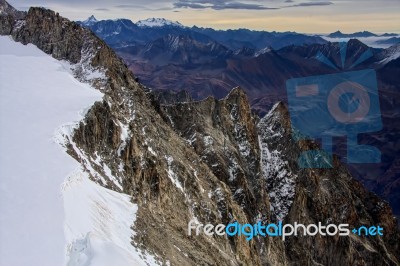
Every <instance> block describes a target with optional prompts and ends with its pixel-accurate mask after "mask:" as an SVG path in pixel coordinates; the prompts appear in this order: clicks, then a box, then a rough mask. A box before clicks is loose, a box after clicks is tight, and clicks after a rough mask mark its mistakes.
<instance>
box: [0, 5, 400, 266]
mask: <svg viewBox="0 0 400 266" xmlns="http://www.w3.org/2000/svg"><path fill="white" fill-rule="evenodd" d="M0 22H1V24H0V29H2V31H1V34H3V35H11V36H12V37H13V38H14V40H16V41H19V42H22V43H25V44H26V43H33V44H35V45H36V46H38V47H39V48H40V49H42V50H43V51H45V52H46V53H49V54H51V55H52V56H53V57H54V58H56V59H59V60H66V61H69V62H71V63H72V64H73V69H72V71H73V72H74V73H75V75H76V77H77V78H78V79H80V80H83V81H86V82H90V83H92V84H93V85H94V86H95V87H97V88H98V89H99V90H101V91H102V92H103V93H104V98H103V101H102V102H97V103H95V104H94V105H93V106H92V107H91V108H90V110H89V111H88V112H87V114H86V116H85V119H84V120H83V121H81V122H80V123H79V125H77V126H76V129H75V130H74V132H73V134H71V135H65V146H66V147H67V148H68V151H69V153H70V154H71V156H73V157H74V158H75V159H76V160H78V161H79V162H81V164H82V166H83V167H84V168H85V169H86V170H87V171H88V172H89V174H90V175H91V178H92V179H93V180H95V181H96V182H98V183H99V184H101V185H103V186H104V187H107V188H109V189H112V190H115V191H118V192H121V193H126V194H128V195H131V196H133V200H134V201H135V202H136V203H137V204H138V206H139V211H138V214H137V216H138V217H137V220H136V223H135V225H134V226H135V227H136V231H137V232H138V234H137V235H136V236H135V238H136V239H135V243H140V244H139V245H138V248H141V249H143V250H147V251H149V252H151V253H153V254H155V255H156V256H157V258H158V260H159V263H160V264H166V263H167V261H168V262H169V263H170V264H171V265H321V264H322V265H337V264H342V265H397V264H398V263H399V259H400V258H399V255H398V254H400V252H399V246H398V245H399V244H398V243H399V231H398V229H397V227H396V220H395V219H394V218H393V216H392V213H391V209H390V207H389V206H388V204H387V203H386V202H384V201H382V200H380V199H379V198H378V197H377V196H375V195H374V194H372V193H370V192H368V191H366V190H365V189H364V188H363V187H362V186H361V185H360V183H358V182H357V181H355V180H354V179H352V177H351V175H350V174H349V173H348V171H347V169H346V168H345V167H344V166H343V165H341V164H340V163H339V162H338V161H335V167H334V168H333V169H331V170H317V169H299V168H298V167H297V164H296V158H297V157H298V155H299V153H300V151H302V150H305V149H310V148H315V147H316V144H313V143H311V144H310V143H294V142H293V141H292V138H291V130H290V122H289V121H290V120H289V117H288V113H287V109H286V107H285V106H284V105H283V104H277V105H275V106H274V108H273V109H272V110H271V111H270V112H269V113H268V114H267V115H266V116H265V117H264V118H262V119H261V120H260V121H258V120H259V119H258V118H257V117H256V116H254V115H253V114H252V112H251V110H250V106H249V103H248V100H247V97H246V95H245V94H244V92H243V91H242V90H241V89H239V88H236V89H234V90H233V91H231V92H230V94H229V95H228V96H226V97H225V98H224V99H221V100H216V99H214V98H212V97H209V98H207V99H205V100H203V101H198V102H193V101H188V102H186V103H173V104H165V103H164V104H162V103H160V102H159V101H158V100H157V97H154V96H153V94H152V92H149V91H148V90H147V89H146V88H145V87H144V86H142V85H141V84H140V83H138V82H137V79H136V78H135V77H134V76H133V75H132V74H131V73H130V71H129V70H128V68H127V67H126V65H124V63H123V62H122V61H121V60H120V59H119V58H118V57H117V56H116V55H115V54H114V53H113V52H112V50H111V49H110V48H109V47H108V46H107V45H106V44H105V43H104V42H103V41H101V40H99V39H98V38H97V37H96V36H95V35H94V34H93V33H91V32H90V31H89V30H86V29H83V28H81V27H80V26H79V25H77V24H76V23H74V22H70V21H68V20H67V19H65V18H62V17H61V16H59V15H58V14H57V13H55V12H53V11H50V10H46V9H43V8H31V9H30V10H29V12H28V13H27V14H26V16H25V18H24V19H19V18H17V17H16V16H15V15H13V14H11V13H10V14H9V13H3V12H2V13H1V15H0ZM8 22H10V23H9V24H7V23H8ZM4 29H7V30H4ZM91 73H97V75H92V74H91ZM259 213H262V214H264V215H265V216H266V217H267V219H268V220H269V221H276V220H278V219H282V220H283V221H284V223H293V222H295V221H297V222H302V223H305V224H307V223H317V222H322V223H343V222H346V223H349V224H351V225H352V226H359V225H361V224H366V225H373V224H380V225H382V226H383V227H384V228H385V235H384V236H383V237H377V238H365V237H358V236H355V235H352V236H351V237H302V236H299V237H293V238H289V239H287V240H286V241H285V242H283V241H282V240H280V239H279V238H272V237H271V238H255V239H254V240H252V241H250V242H247V241H246V240H245V239H244V238H243V237H235V238H226V237H220V236H215V237H206V236H204V235H200V236H188V232H187V223H188V222H189V220H192V219H195V220H197V221H198V222H201V223H203V224H204V223H212V224H218V223H224V224H227V223H228V222H230V221H232V220H237V221H239V222H241V223H254V222H256V220H257V218H258V216H259ZM360 223H361V224H360Z"/></svg>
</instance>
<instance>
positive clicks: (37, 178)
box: [0, 36, 155, 266]
mask: <svg viewBox="0 0 400 266" xmlns="http://www.w3.org/2000/svg"><path fill="white" fill-rule="evenodd" d="M69 67H70V65H68V64H66V63H65V62H60V61H58V60H56V59H54V58H52V57H51V56H49V55H47V54H45V53H43V52H42V51H40V50H39V49H38V48H37V47H35V46H34V45H27V46H24V45H22V44H20V43H16V42H14V41H13V40H12V39H11V38H10V37H8V36H0V151H1V153H0V213H1V215H0V265H7V266H11V265H12V266H20V265H21V266H26V265H41V266H56V265H69V266H83V265H85V266H87V265H117V266H118V265H121V266H123V265H146V264H145V261H147V262H148V263H150V264H155V261H154V259H153V258H152V257H151V256H147V255H146V254H142V253H141V252H139V251H137V250H136V249H135V248H134V247H133V246H132V245H131V244H130V242H131V241H132V239H131V237H132V235H134V232H133V231H132V230H131V225H132V224H133V223H134V220H135V217H136V211H137V206H136V205H134V204H132V203H131V202H130V198H129V196H127V195H124V194H121V193H117V192H114V191H111V190H108V189H105V188H103V187H101V186H100V185H98V184H96V183H94V182H92V181H90V180H89V178H88V175H87V174H86V173H84V172H82V170H81V167H80V165H79V163H78V162H77V161H75V160H74V159H73V158H72V157H70V156H69V155H68V154H67V153H65V151H64V148H62V147H61V146H60V145H59V144H58V142H59V141H60V136H56V137H55V134H59V133H60V132H64V133H65V129H66V128H68V127H71V122H72V121H75V122H76V121H79V120H80V119H81V118H82V114H83V113H82V111H81V110H85V109H86V110H87V109H88V107H90V106H91V105H92V104H93V103H94V102H95V101H97V100H101V98H102V94H101V93H100V92H98V91H97V90H95V89H93V88H92V87H91V86H89V85H88V84H84V83H81V82H78V81H77V80H76V79H75V78H74V77H73V75H72V74H71V71H70V69H69ZM65 124H67V125H69V126H62V125H65ZM70 129H71V128H70Z"/></svg>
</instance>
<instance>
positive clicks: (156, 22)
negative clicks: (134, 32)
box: [136, 18, 183, 28]
mask: <svg viewBox="0 0 400 266" xmlns="http://www.w3.org/2000/svg"><path fill="white" fill-rule="evenodd" d="M136 25H138V26H139V27H163V26H175V27H182V28H183V25H182V24H181V23H179V22H178V21H171V20H167V19H164V18H148V19H144V20H139V21H138V22H136Z"/></svg>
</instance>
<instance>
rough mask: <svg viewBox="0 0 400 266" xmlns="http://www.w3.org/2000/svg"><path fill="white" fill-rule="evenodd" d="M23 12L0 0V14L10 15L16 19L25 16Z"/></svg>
mask: <svg viewBox="0 0 400 266" xmlns="http://www.w3.org/2000/svg"><path fill="white" fill-rule="evenodd" d="M25 14H26V13H25V12H23V11H18V10H17V9H15V8H14V7H13V6H12V5H10V4H9V3H8V2H7V1H5V0H0V15H6V16H7V15H10V16H13V17H15V18H17V19H22V18H23V17H24V16H25Z"/></svg>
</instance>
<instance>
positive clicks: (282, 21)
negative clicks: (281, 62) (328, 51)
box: [9, 0, 400, 33]
mask: <svg viewBox="0 0 400 266" xmlns="http://www.w3.org/2000/svg"><path fill="white" fill-rule="evenodd" d="M9 3H10V4H11V5H13V6H14V7H15V8H17V9H20V10H27V9H28V8H29V7H30V6H43V7H46V8H50V9H53V10H55V11H57V12H59V13H60V14H61V15H63V16H65V17H67V18H69V19H71V20H83V19H86V18H87V17H89V16H90V15H94V16H95V17H96V18H98V19H116V18H127V19H131V20H132V21H134V22H136V21H138V20H141V19H146V18H150V17H159V18H166V19H169V20H173V21H179V22H180V23H182V24H183V25H185V26H193V25H196V26H199V27H211V28H214V29H237V28H248V29H254V30H267V31H297V32H304V33H330V32H333V31H336V30H340V31H342V32H345V33H350V32H356V31H363V30H368V31H371V32H375V33H385V32H394V33H400V16H399V11H400V0H330V1H327V0H258V1H240V0H237V1H235V0H216V1H211V0H172V1H171V0H168V1H166V0H152V1H149V0H136V1H129V0H115V1H106V0H87V1H81V0H79V1H78V0H52V1H45V0H9Z"/></svg>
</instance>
